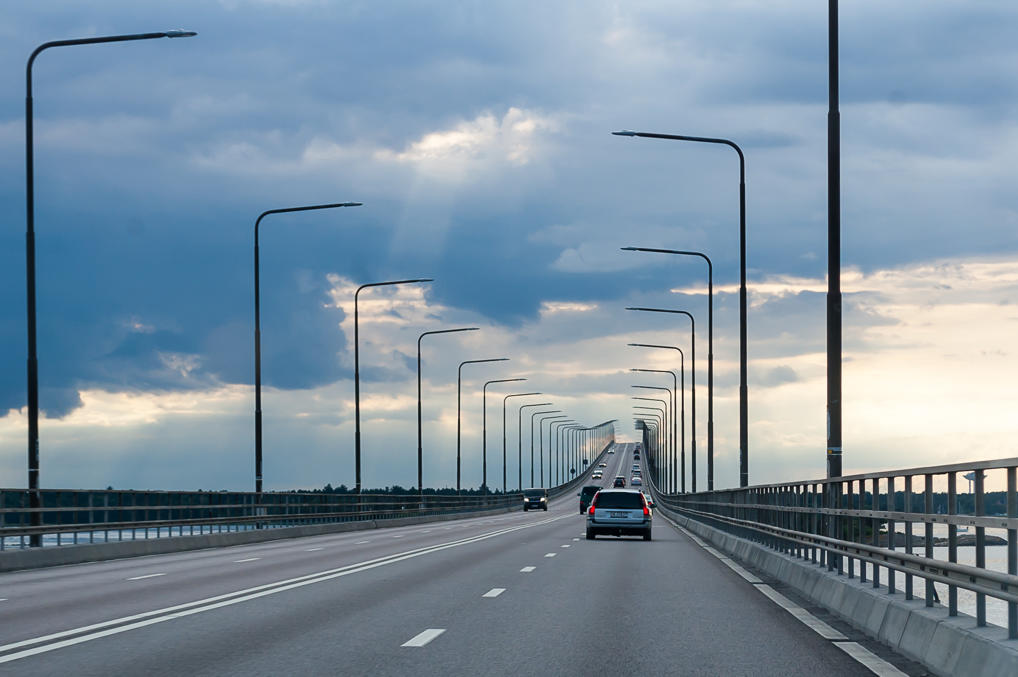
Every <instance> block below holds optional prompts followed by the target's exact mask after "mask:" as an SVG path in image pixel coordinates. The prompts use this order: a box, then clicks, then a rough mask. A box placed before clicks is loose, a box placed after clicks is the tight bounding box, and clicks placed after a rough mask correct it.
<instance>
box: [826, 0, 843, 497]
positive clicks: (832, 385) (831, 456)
mask: <svg viewBox="0 0 1018 677" xmlns="http://www.w3.org/2000/svg"><path fill="white" fill-rule="evenodd" d="M827 11H828V16H827V26H828V29H827V30H828V45H829V46H828V50H829V54H828V57H827V60H828V101H829V107H830V110H829V111H828V112H827V476H828V477H841V113H840V112H839V111H838V0H829V3H828V10H827Z"/></svg>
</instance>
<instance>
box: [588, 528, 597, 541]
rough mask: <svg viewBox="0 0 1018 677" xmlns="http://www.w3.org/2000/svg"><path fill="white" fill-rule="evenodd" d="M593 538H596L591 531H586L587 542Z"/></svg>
mask: <svg viewBox="0 0 1018 677" xmlns="http://www.w3.org/2000/svg"><path fill="white" fill-rule="evenodd" d="M595 536H596V534H595V533H594V532H593V531H590V530H587V540H588V541H592V540H594V537H595Z"/></svg>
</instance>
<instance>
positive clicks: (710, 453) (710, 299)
mask: <svg viewBox="0 0 1018 677" xmlns="http://www.w3.org/2000/svg"><path fill="white" fill-rule="evenodd" d="M622 249H624V250H626V251H636V252H656V253H659V254H677V255H679V256H699V257H700V258H702V259H703V260H704V261H706V262H707V491H714V264H713V263H712V262H711V260H710V257H709V256H707V255H706V254H704V253H703V252H694V251H684V250H681V249H654V248H651V247H623V248H622ZM745 448H746V447H743V449H745ZM748 461H749V456H748V453H747V454H743V455H740V458H739V463H740V466H739V474H740V477H742V476H745V477H746V478H747V481H748V477H749V468H747V467H746V466H745V465H744V464H745V463H748ZM740 481H741V480H740ZM742 486H745V485H742Z"/></svg>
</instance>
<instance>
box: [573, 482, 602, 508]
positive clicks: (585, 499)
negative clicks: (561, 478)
mask: <svg viewBox="0 0 1018 677" xmlns="http://www.w3.org/2000/svg"><path fill="white" fill-rule="evenodd" d="M599 491H601V487H600V486H598V485H596V484H588V485H587V486H585V487H583V489H581V490H580V493H578V494H576V495H577V496H579V497H580V514H581V515H582V514H583V513H585V512H587V507H588V506H590V501H591V500H592V499H593V498H594V494H596V493H597V492H599Z"/></svg>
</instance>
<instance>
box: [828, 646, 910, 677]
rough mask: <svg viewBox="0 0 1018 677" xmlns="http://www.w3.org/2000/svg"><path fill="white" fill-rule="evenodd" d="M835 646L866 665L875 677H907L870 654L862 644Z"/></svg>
mask: <svg viewBox="0 0 1018 677" xmlns="http://www.w3.org/2000/svg"><path fill="white" fill-rule="evenodd" d="M834 646H836V647H838V648H839V649H841V650H842V651H844V652H845V653H847V654H848V655H849V656H851V657H852V658H854V659H856V660H857V661H859V662H860V663H862V664H863V665H865V666H866V667H867V668H869V669H870V671H871V672H873V674H875V675H879V676H880V677H905V673H904V672H902V671H901V670H899V669H898V668H896V667H894V666H893V665H891V664H890V663H888V662H887V661H885V660H884V659H883V658H880V657H879V656H877V655H876V654H874V653H872V652H870V651H869V650H868V649H866V648H865V647H864V646H862V645H861V644H858V643H856V642H834Z"/></svg>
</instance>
